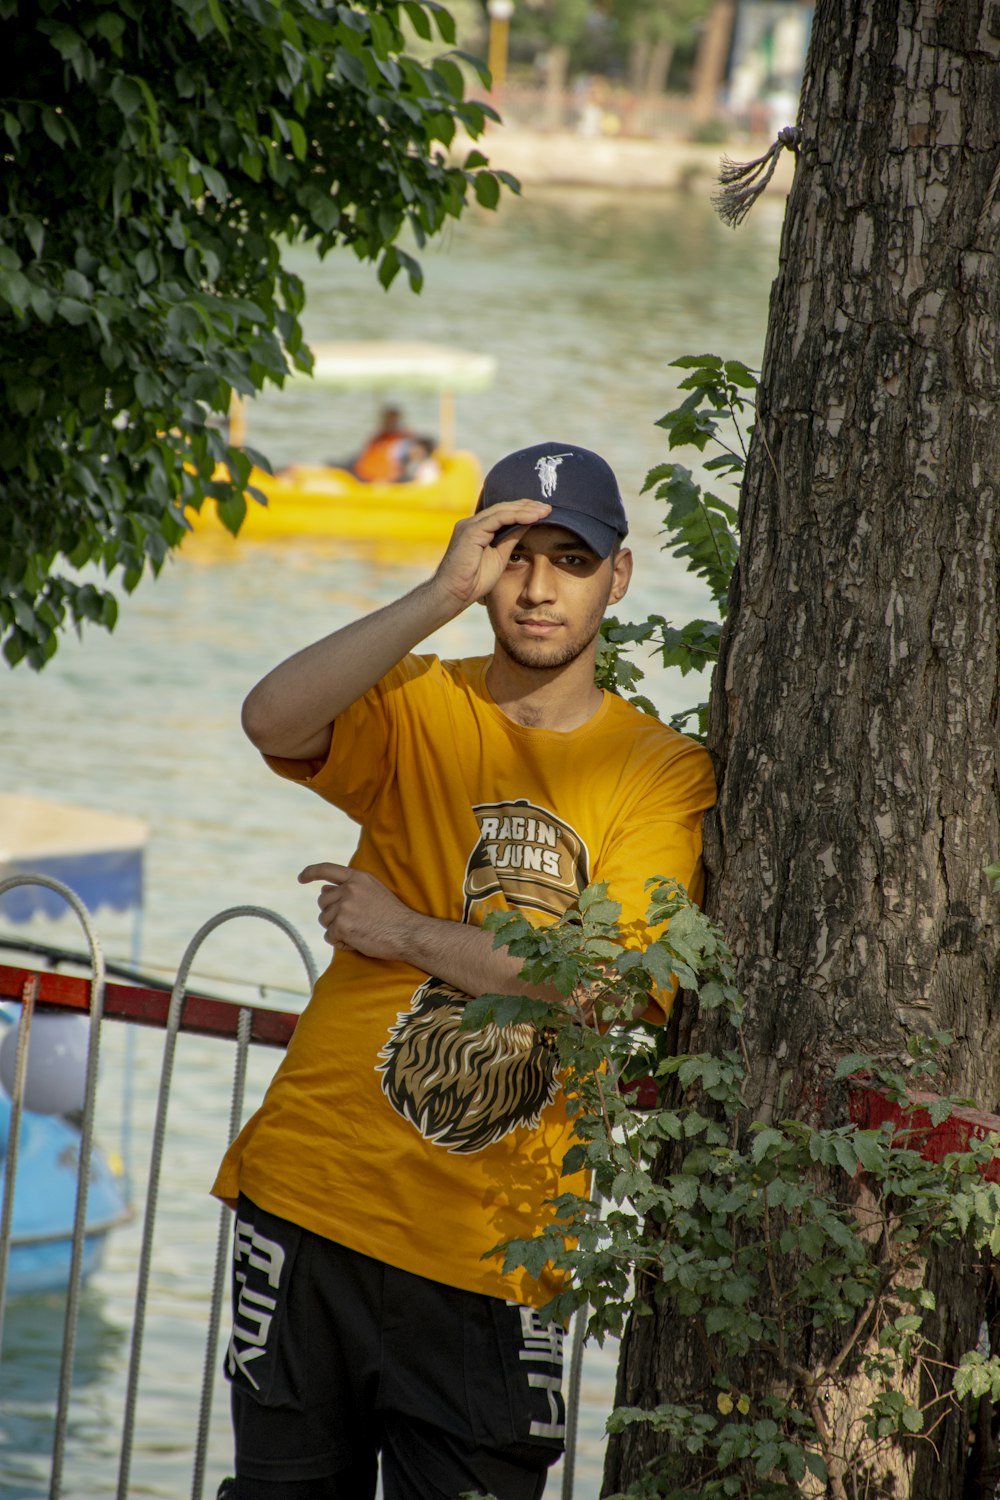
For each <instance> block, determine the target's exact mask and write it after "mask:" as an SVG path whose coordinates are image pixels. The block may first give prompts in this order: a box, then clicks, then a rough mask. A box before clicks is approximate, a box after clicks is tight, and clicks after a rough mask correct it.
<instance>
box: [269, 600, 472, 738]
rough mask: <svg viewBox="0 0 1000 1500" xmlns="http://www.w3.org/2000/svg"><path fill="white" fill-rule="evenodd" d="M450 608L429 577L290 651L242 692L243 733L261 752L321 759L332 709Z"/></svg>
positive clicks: (344, 704) (346, 703)
mask: <svg viewBox="0 0 1000 1500" xmlns="http://www.w3.org/2000/svg"><path fill="white" fill-rule="evenodd" d="M456 613H457V609H456V607H455V604H454V601H453V600H450V599H449V598H448V597H447V596H446V595H445V594H443V593H442V591H441V589H440V588H438V587H436V586H435V584H434V580H433V579H431V580H429V581H428V582H427V583H423V584H420V585H419V586H418V587H417V588H415V589H414V590H413V591H412V593H409V594H406V595H404V597H403V598H402V599H397V600H395V601H394V602H393V603H392V604H387V605H386V606H385V608H384V609H379V610H376V611H375V612H374V614H370V615H366V616H365V617H364V619H361V620H355V621H353V622H352V623H351V624H350V625H345V626H344V627H343V629H341V630H337V631H334V632H333V634H332V635H328V636H325V637H324V638H323V639H322V640H320V641H316V642H315V643H314V644H313V645H311V646H306V647H305V649H304V650H302V651H298V652H296V653H295V655H294V656H290V657H289V658H288V660H287V661H283V662H282V663H281V664H280V666H277V667H275V668H274V669H273V671H271V672H268V674H267V676H266V677H263V678H262V679H261V680H260V682H258V683H257V685H256V687H254V688H253V689H252V690H251V691H250V693H249V694H248V695H247V699H246V702H245V703H244V705H243V728H244V730H245V732H246V734H247V736H248V738H249V739H251V740H252V741H253V743H254V744H255V745H256V746H257V748H258V750H262V751H264V753H265V754H267V755H278V756H286V757H287V758H288V759H290V760H313V759H320V758H325V756H326V754H327V752H328V750H329V748H330V735H331V726H332V724H333V721H334V720H335V719H336V717H337V715H338V714H341V713H343V712H344V710H345V709H346V708H349V707H350V705H351V704H352V703H355V702H356V701H357V700H358V698H360V697H362V696H363V695H364V694H365V693H367V692H368V690H369V689H370V688H372V687H374V685H375V683H376V682H378V681H379V679H380V678H382V677H384V676H385V674H386V672H388V671H390V670H391V669H392V668H393V667H394V666H395V665H396V663H397V662H399V661H401V660H402V658H403V657H404V656H405V655H406V654H407V652H408V651H412V650H413V648H414V646H416V645H418V644H419V643H420V641H422V640H424V639H425V638H426V637H427V636H428V635H430V634H431V633H432V632H433V631H435V630H437V629H438V627H439V626H441V625H443V624H445V623H446V622H447V621H448V620H450V619H452V618H453V616H454V615H455V614H456Z"/></svg>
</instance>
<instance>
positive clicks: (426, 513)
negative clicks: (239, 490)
mask: <svg viewBox="0 0 1000 1500" xmlns="http://www.w3.org/2000/svg"><path fill="white" fill-rule="evenodd" d="M313 355H314V366H313V373H312V375H311V376H296V377H294V378H292V379H290V380H289V387H290V388H291V389H292V390H294V387H295V385H296V384H298V383H299V382H300V381H301V380H304V379H312V380H314V381H316V382H318V383H320V384H322V385H324V386H327V387H332V388H333V389H338V388H339V389H341V390H357V389H365V388H366V389H370V390H383V391H389V390H391V391H397V390H401V389H406V390H411V391H412V390H422V391H428V390H431V391H436V392H437V393H438V395H439V397H440V416H439V427H438V432H439V442H438V447H437V448H436V450H435V452H434V459H435V461H436V467H437V470H438V472H437V474H436V475H435V477H434V478H433V479H431V480H429V481H426V482H421V481H409V482H390V481H374V482H371V481H369V482H365V481H363V480H361V479H358V478H356V476H355V475H354V474H352V473H351V472H350V470H349V469H344V468H333V467H328V466H326V465H323V464H298V463H296V464H291V465H290V466H289V467H288V468H286V469H282V470H279V472H278V473H276V474H268V473H266V472H265V471H264V470H263V469H259V468H256V467H255V468H254V469H253V470H252V472H251V475H250V481H249V482H250V485H251V486H252V487H253V488H254V489H258V490H260V491H261V493H262V494H263V495H264V496H265V498H266V504H264V505H261V504H260V503H258V502H255V501H254V500H253V499H252V498H249V497H248V501H247V513H246V518H245V520H244V521H243V524H242V525H241V527H240V530H239V535H238V536H237V537H233V536H232V535H231V533H230V532H229V531H228V530H227V529H226V528H225V527H224V526H223V524H222V522H221V521H220V520H219V518H218V515H217V514H216V507H215V503H214V501H211V500H206V501H205V503H204V505H203V506H202V509H201V510H200V511H197V512H196V511H188V512H187V520H188V521H189V523H190V525H191V529H192V532H193V534H194V536H196V537H206V538H208V537H211V538H212V539H213V540H214V541H215V544H216V545H215V549H213V550H217V549H218V547H220V546H224V547H227V550H228V546H227V544H229V545H232V546H233V547H236V546H239V544H240V543H242V542H244V541H247V542H255V541H256V542H260V541H277V540H286V539H288V538H295V537H310V538H331V539H334V540H337V539H339V540H344V541H349V542H353V543H362V544H374V545H376V546H378V547H379V548H382V549H384V548H385V547H386V546H387V545H389V546H391V547H393V548H394V549H395V548H410V547H417V548H419V547H421V546H422V545H427V546H429V547H434V548H438V547H440V546H441V545H443V544H444V543H445V542H447V540H448V538H449V537H450V536H451V533H452V530H453V528H454V525H455V522H456V521H458V520H460V519H461V518H462V517H463V516H467V515H469V514H470V513H471V511H472V510H473V509H474V508H475V504H476V499H477V497H478V495H479V489H480V485H481V484H482V470H481V467H480V464H479V461H478V459H477V458H476V457H475V455H474V454H472V453H470V452H468V451H466V450H464V449H456V448H454V446H453V439H454V430H455V418H454V398H455V393H456V392H457V391H469V390H483V389H485V388H486V387H488V386H489V385H490V383H491V382H492V379H493V375H494V372H495V367H496V361H495V360H494V358H493V356H492V355H485V354H474V353H470V352H468V351H465V350H460V349H451V348H447V347H445V346H442V345H438V344H389V343H321V344H315V345H313ZM245 426H246V423H245V417H244V414H243V412H242V409H236V410H234V411H233V413H232V414H231V417H230V442H231V443H233V444H234V445H239V444H241V443H242V442H243V440H244V436H245Z"/></svg>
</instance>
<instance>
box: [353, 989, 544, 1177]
mask: <svg viewBox="0 0 1000 1500" xmlns="http://www.w3.org/2000/svg"><path fill="white" fill-rule="evenodd" d="M468 998H469V997H468V995H463V994H462V992H461V990H456V989H453V988H452V986H451V985H450V984H445V983H444V981H443V980H441V979H428V980H427V981H426V983H425V984H422V985H421V986H420V988H419V989H418V990H417V991H416V993H415V994H414V996H413V1001H412V1003H411V1005H410V1009H409V1010H408V1011H403V1013H402V1014H401V1015H400V1016H399V1018H398V1020H397V1022H396V1024H395V1026H393V1027H392V1029H391V1031H390V1032H389V1040H388V1042H387V1043H386V1044H385V1046H384V1047H383V1048H382V1051H381V1052H380V1054H379V1056H380V1057H381V1058H382V1059H384V1060H383V1061H382V1062H381V1063H380V1064H379V1069H380V1071H381V1073H382V1088H383V1089H384V1091H385V1094H386V1097H387V1098H388V1099H389V1101H390V1103H391V1104H392V1106H393V1108H394V1109H396V1110H398V1112H399V1113H400V1114H401V1115H402V1116H403V1118H404V1119H406V1120H409V1122H410V1124H411V1125H415V1126H416V1127H417V1129H418V1130H419V1131H420V1134H421V1135H422V1136H423V1137H424V1138H425V1140H428V1141H433V1142H434V1144H435V1145H436V1146H444V1147H446V1148H447V1150H449V1151H455V1152H458V1153H466V1152H471V1151H481V1150H482V1149H483V1147H484V1146H489V1145H492V1143H493V1142H494V1141H499V1140H502V1138H503V1137H504V1136H505V1135H507V1134H508V1132H509V1131H511V1130H515V1129H516V1128H517V1126H518V1125H527V1126H528V1127H529V1128H534V1126H536V1125H537V1124H538V1121H539V1118H540V1116H541V1112H542V1110H543V1109H545V1107H546V1106H547V1105H549V1104H551V1103H552V1100H553V1099H554V1097H555V1092H556V1054H555V1051H554V1050H553V1045H552V1042H551V1041H550V1040H547V1039H546V1038H545V1037H544V1036H543V1035H542V1034H541V1033H540V1032H539V1030H538V1028H537V1026H533V1025H531V1023H530V1022H525V1023H523V1024H519V1025H514V1026H494V1025H492V1024H490V1025H489V1026H484V1027H482V1029H481V1030H479V1031H463V1030H462V1024H461V1023H462V1011H463V1010H464V1009H465V1002H466V1001H467V1000H468Z"/></svg>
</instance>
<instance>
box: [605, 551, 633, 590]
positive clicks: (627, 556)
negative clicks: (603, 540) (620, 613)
mask: <svg viewBox="0 0 1000 1500" xmlns="http://www.w3.org/2000/svg"><path fill="white" fill-rule="evenodd" d="M631 580H632V553H631V552H630V551H629V549H628V547H619V549H618V551H617V553H616V555H615V560H614V562H613V563H612V567H611V593H610V594H609V595H608V603H609V604H617V603H618V601H619V599H624V597H625V595H626V594H627V593H628V586H629V583H630V582H631Z"/></svg>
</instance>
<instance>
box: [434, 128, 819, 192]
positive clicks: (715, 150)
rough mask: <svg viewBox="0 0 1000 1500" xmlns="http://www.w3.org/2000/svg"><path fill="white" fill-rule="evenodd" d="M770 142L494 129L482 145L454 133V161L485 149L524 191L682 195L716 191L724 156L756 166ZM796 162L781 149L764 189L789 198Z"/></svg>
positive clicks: (479, 142) (484, 152) (493, 163)
mask: <svg viewBox="0 0 1000 1500" xmlns="http://www.w3.org/2000/svg"><path fill="white" fill-rule="evenodd" d="M770 144H771V143H770V141H763V142H761V141H733V142H729V143H726V144H723V145H714V146H704V145H699V144H696V143H694V142H692V141H684V140H677V139H659V140H642V139H636V138H634V137H624V138H623V137H620V136H600V137H588V136H583V135H579V134H576V133H575V132H572V131H553V132H541V131H532V130H520V129H518V128H516V127H514V126H510V125H502V126H499V127H498V126H493V127H492V128H490V129H488V130H487V132H486V135H485V137H484V138H483V139H481V140H480V141H476V142H473V141H470V140H469V139H468V138H467V137H464V136H461V137H460V136H456V138H455V140H454V142H453V143H452V148H451V152H450V153H449V154H450V157H451V159H452V160H453V161H456V162H461V161H463V160H464V159H465V155H466V153H467V152H468V151H470V150H473V149H475V148H481V149H482V151H483V154H484V155H485V156H488V157H489V160H490V166H492V167H497V168H499V169H500V170H501V171H505V172H511V173H513V175H514V176H515V177H517V178H518V179H519V180H520V181H521V182H522V183H523V184H524V185H525V186H532V187H540V186H545V187H587V188H618V189H622V190H628V191H668V192H676V191H684V190H685V189H698V190H701V189H703V188H705V187H708V188H711V187H712V186H713V185H714V184H715V183H716V179H717V176H718V171H719V163H720V161H721V159H722V157H723V156H730V157H732V158H733V160H735V161H740V162H742V161H752V160H754V158H755V157H757V156H760V155H761V154H762V153H763V152H764V151H766V150H767V149H768V146H769V145H770ZM794 170H795V158H794V156H793V155H792V153H791V152H790V151H782V152H781V154H780V156H779V157H778V161H777V165H776V166H775V170H774V175H773V177H772V178H771V181H770V182H769V183H768V185H767V187H766V189H765V192H766V193H776V192H780V193H782V194H787V192H788V190H789V188H790V186H791V182H792V176H793V173H794Z"/></svg>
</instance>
